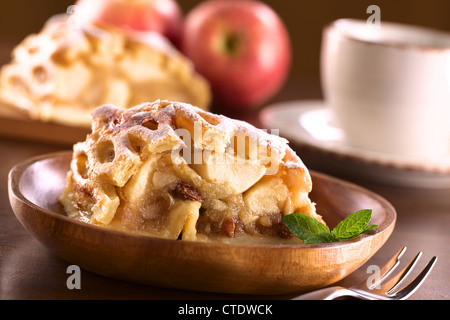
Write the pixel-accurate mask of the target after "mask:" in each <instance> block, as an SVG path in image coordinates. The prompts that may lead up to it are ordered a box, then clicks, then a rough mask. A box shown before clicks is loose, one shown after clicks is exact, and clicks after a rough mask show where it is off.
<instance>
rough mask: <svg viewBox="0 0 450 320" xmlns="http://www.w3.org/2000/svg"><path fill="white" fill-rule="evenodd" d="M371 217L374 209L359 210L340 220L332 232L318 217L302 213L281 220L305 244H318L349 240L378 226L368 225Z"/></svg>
mask: <svg viewBox="0 0 450 320" xmlns="http://www.w3.org/2000/svg"><path fill="white" fill-rule="evenodd" d="M371 218H372V210H368V209H367V210H360V211H357V212H355V213H352V214H351V215H349V216H347V217H346V218H345V219H344V220H342V221H341V222H339V223H338V225H337V226H336V228H334V229H333V231H332V232H330V229H329V228H328V227H327V226H325V225H324V224H322V223H321V222H319V221H318V220H317V219H315V218H312V217H310V216H307V215H305V214H302V213H292V214H289V215H286V216H284V217H283V218H281V221H283V223H284V224H285V225H286V227H287V228H288V229H289V231H290V232H292V233H293V234H294V235H295V236H296V237H297V238H299V239H301V240H303V243H304V244H317V243H329V242H337V241H345V240H349V239H350V238H353V237H356V236H358V235H360V234H361V233H363V232H366V231H369V230H372V229H373V228H377V227H378V226H377V225H368V223H369V221H370V219H371Z"/></svg>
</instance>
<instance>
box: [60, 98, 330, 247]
mask: <svg viewBox="0 0 450 320" xmlns="http://www.w3.org/2000/svg"><path fill="white" fill-rule="evenodd" d="M311 188H312V183H311V178H310V176H309V172H308V170H307V168H306V167H305V166H304V165H303V163H302V161H301V160H300V158H299V157H298V156H297V155H296V154H295V153H294V152H293V151H292V150H291V149H290V148H289V147H288V145H287V142H286V141H285V140H284V139H282V138H280V137H278V136H276V135H272V134H268V133H267V132H265V131H263V130H258V129H256V128H255V127H253V126H251V125H250V124H248V123H246V122H242V121H237V120H232V119H230V118H227V117H225V116H220V115H214V114H212V113H209V112H206V111H204V110H202V109H199V108H196V107H193V106H191V105H188V104H184V103H178V102H169V101H159V100H158V101H156V102H153V103H145V104H141V105H138V106H136V107H133V108H130V109H121V108H117V107H114V106H111V105H105V106H102V107H99V108H97V109H96V110H95V111H94V112H93V124H92V132H91V133H90V134H89V135H88V137H87V139H86V141H84V142H80V143H77V144H76V145H75V146H74V152H73V159H72V162H71V167H70V170H69V172H68V175H67V184H66V187H65V188H64V190H63V194H62V196H61V198H60V201H61V203H62V204H63V206H64V208H65V210H66V212H67V214H68V215H69V216H70V217H73V218H76V219H80V220H83V221H85V222H89V223H92V224H96V225H101V226H106V227H109V228H112V229H116V230H122V231H125V232H133V233H139V234H143V235H148V236H153V237H160V238H168V239H179V238H181V239H183V240H192V241H207V240H227V239H228V240H230V239H239V238H244V237H248V236H257V237H273V238H277V239H283V238H290V237H291V234H290V233H289V231H288V230H287V229H286V228H285V227H284V225H283V224H282V223H281V218H282V217H283V216H284V215H286V214H290V213H293V212H302V213H304V214H307V215H310V216H312V217H315V218H317V219H318V220H320V221H322V219H321V217H320V216H319V215H317V214H316V212H315V207H314V204H313V203H312V202H311V200H310V199H309V192H310V191H311Z"/></svg>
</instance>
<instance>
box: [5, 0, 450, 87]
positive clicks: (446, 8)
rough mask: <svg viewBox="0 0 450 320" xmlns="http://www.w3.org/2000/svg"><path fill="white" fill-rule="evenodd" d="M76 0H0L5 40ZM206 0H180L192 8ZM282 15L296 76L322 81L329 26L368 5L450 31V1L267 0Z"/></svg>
mask: <svg viewBox="0 0 450 320" xmlns="http://www.w3.org/2000/svg"><path fill="white" fill-rule="evenodd" d="M74 1H75V0H0V42H1V43H7V44H11V45H14V44H17V43H18V42H20V41H21V40H22V39H23V38H24V37H25V36H26V35H27V34H29V33H34V32H38V31H39V30H40V29H41V27H42V25H43V24H44V22H45V21H46V20H47V19H48V18H49V17H50V16H52V15H54V14H57V13H64V12H66V9H67V7H68V6H69V5H72V4H74ZM200 2H202V1H201V0H179V3H180V6H181V7H182V9H183V10H184V12H185V13H187V12H188V11H189V10H190V9H191V8H193V7H194V6H195V5H197V4H198V3H200ZM263 2H265V3H267V4H269V5H270V6H271V7H272V8H273V9H275V11H277V12H278V13H279V15H280V16H281V17H282V19H283V20H284V22H285V23H286V26H287V28H288V30H289V32H290V35H291V40H292V43H293V50H294V61H293V67H292V72H291V79H292V78H295V79H297V80H298V79H301V80H302V81H306V82H308V83H311V84H312V85H318V84H319V82H320V76H319V53H320V41H321V35H322V29H323V27H324V26H325V25H326V24H327V23H329V22H331V21H333V20H335V19H339V18H357V19H364V20H365V19H367V18H368V17H369V16H370V14H367V13H366V10H367V7H368V6H370V5H372V4H375V5H378V6H379V7H380V8H381V20H382V21H395V22H403V23H409V24H415V25H423V26H428V27H433V28H437V29H441V30H447V31H450V1H449V0H427V1H425V0H421V1H407V0H395V1H394V0H381V1H374V0H372V1H367V0H310V1H304V0H289V1H287V0H265V1H263Z"/></svg>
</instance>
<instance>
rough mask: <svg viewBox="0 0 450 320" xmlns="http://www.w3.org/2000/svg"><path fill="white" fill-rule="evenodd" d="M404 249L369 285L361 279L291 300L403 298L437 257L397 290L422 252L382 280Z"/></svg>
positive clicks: (398, 262)
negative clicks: (348, 285)
mask: <svg viewBox="0 0 450 320" xmlns="http://www.w3.org/2000/svg"><path fill="white" fill-rule="evenodd" d="M405 251H406V247H403V248H401V249H400V250H399V251H398V252H397V253H396V254H395V255H394V256H393V257H392V258H391V259H390V260H389V261H388V262H387V263H386V264H385V265H384V266H383V267H381V269H380V275H381V277H380V279H379V280H378V281H377V282H376V283H374V284H372V285H370V286H368V285H367V281H363V282H361V283H360V284H358V285H356V286H352V287H350V288H344V287H339V286H333V287H327V288H323V289H319V290H316V291H312V292H310V293H306V294H303V295H300V296H297V297H295V298H293V299H292V300H333V299H336V298H339V297H345V296H347V297H354V298H358V299H364V300H405V299H407V298H408V297H409V296H411V295H412V294H413V293H414V292H415V291H416V290H417V289H418V288H419V287H420V285H421V284H422V283H423V282H424V281H425V279H426V277H427V276H428V275H429V273H430V271H431V270H432V269H433V267H434V265H435V263H436V261H437V257H433V258H432V259H431V260H430V261H429V262H428V264H427V266H426V267H425V268H424V269H423V270H422V271H421V272H420V274H419V275H417V277H416V278H415V279H414V280H413V281H411V282H410V283H409V284H407V285H406V286H405V287H403V288H402V289H400V290H397V288H398V287H399V286H400V284H401V283H402V282H403V280H404V279H405V278H406V277H407V276H408V275H409V273H410V272H411V270H412V269H413V268H414V266H415V265H416V263H417V261H418V260H419V258H420V256H421V255H422V252H419V253H418V254H417V256H416V257H415V258H414V259H413V260H412V261H411V262H410V263H409V264H408V265H407V266H406V267H404V268H403V269H402V270H401V271H400V272H399V273H397V274H396V275H395V276H393V277H392V278H391V279H389V280H388V281H386V282H384V281H385V280H386V279H387V277H388V276H389V275H390V274H391V273H392V271H394V269H395V268H396V267H397V266H398V265H399V264H400V258H401V256H402V255H403V253H404V252H405Z"/></svg>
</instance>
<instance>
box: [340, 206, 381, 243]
mask: <svg viewBox="0 0 450 320" xmlns="http://www.w3.org/2000/svg"><path fill="white" fill-rule="evenodd" d="M371 218H372V210H368V209H366V210H360V211H357V212H355V213H352V214H351V215H349V216H347V217H346V218H345V219H344V220H342V221H341V222H339V224H338V225H337V226H336V228H334V229H333V232H332V233H333V234H334V235H335V237H336V238H337V239H339V240H347V239H350V238H353V237H355V236H357V235H359V234H361V233H363V232H365V231H368V230H370V229H373V228H374V227H375V226H371V227H370V229H367V228H368V223H369V221H370V219H371Z"/></svg>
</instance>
